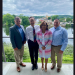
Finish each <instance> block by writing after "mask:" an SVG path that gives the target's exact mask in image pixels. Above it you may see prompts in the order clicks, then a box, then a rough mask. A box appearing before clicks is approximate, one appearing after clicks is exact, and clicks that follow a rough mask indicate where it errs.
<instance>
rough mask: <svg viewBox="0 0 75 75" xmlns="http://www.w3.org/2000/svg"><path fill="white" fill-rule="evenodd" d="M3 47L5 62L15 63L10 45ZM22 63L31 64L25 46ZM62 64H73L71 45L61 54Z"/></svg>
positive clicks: (49, 60)
mask: <svg viewBox="0 0 75 75" xmlns="http://www.w3.org/2000/svg"><path fill="white" fill-rule="evenodd" d="M3 45H4V51H5V57H6V61H7V62H15V58H14V51H13V48H12V46H11V44H6V43H3ZM55 58H56V62H57V56H55ZM2 61H4V60H3V54H2ZM23 62H31V60H30V55H29V49H28V46H27V44H25V47H24V54H23ZM44 62H45V61H44ZM38 63H41V58H39V57H38ZM48 63H51V58H48ZM62 63H71V64H73V46H72V45H67V47H66V49H65V51H64V53H63V60H62Z"/></svg>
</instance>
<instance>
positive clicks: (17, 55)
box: [14, 45, 24, 67]
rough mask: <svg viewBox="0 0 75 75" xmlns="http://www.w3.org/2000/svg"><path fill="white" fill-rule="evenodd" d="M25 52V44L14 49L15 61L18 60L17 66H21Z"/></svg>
mask: <svg viewBox="0 0 75 75" xmlns="http://www.w3.org/2000/svg"><path fill="white" fill-rule="evenodd" d="M23 53H24V45H23V46H22V48H21V49H18V50H14V56H15V61H16V65H17V67H19V64H20V63H22V60H23Z"/></svg>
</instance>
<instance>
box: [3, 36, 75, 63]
mask: <svg viewBox="0 0 75 75" xmlns="http://www.w3.org/2000/svg"><path fill="white" fill-rule="evenodd" d="M2 38H10V37H2ZM68 39H74V38H73V37H69V38H68ZM2 51H3V56H4V62H6V57H5V52H4V47H3V42H2Z"/></svg>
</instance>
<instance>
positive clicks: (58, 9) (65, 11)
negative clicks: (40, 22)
mask: <svg viewBox="0 0 75 75" xmlns="http://www.w3.org/2000/svg"><path fill="white" fill-rule="evenodd" d="M2 13H3V14H7V13H10V14H11V15H12V14H15V15H20V14H23V15H25V16H46V15H48V16H52V15H73V0H3V12H2Z"/></svg>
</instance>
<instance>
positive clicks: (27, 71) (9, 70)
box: [2, 62, 73, 75]
mask: <svg viewBox="0 0 75 75" xmlns="http://www.w3.org/2000/svg"><path fill="white" fill-rule="evenodd" d="M24 63H25V62H24ZM25 64H26V67H21V66H20V69H21V72H17V70H16V63H15V62H2V71H3V72H2V75H73V64H62V68H61V71H60V72H59V73H57V67H55V69H54V70H51V69H50V67H51V63H48V65H47V72H45V71H44V70H43V71H42V70H41V63H38V69H37V70H36V69H35V70H33V71H32V70H31V67H32V64H31V63H27V62H26V63H25Z"/></svg>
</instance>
